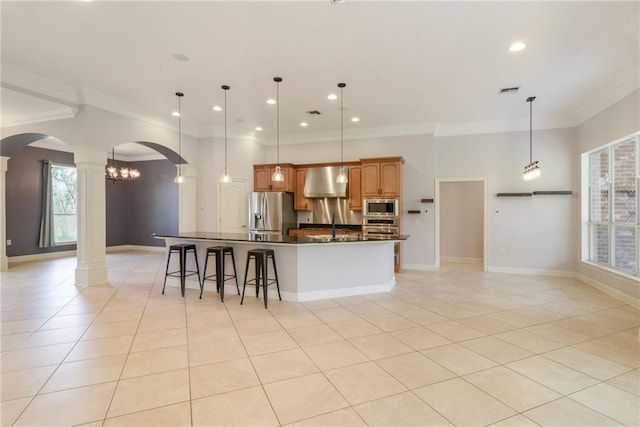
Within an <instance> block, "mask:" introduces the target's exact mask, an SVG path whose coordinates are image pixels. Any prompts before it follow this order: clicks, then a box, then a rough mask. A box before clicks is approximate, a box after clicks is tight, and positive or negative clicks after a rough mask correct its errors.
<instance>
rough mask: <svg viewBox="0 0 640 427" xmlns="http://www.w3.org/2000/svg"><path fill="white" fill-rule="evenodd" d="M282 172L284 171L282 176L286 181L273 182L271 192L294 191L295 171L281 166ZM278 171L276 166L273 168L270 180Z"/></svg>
mask: <svg viewBox="0 0 640 427" xmlns="http://www.w3.org/2000/svg"><path fill="white" fill-rule="evenodd" d="M280 170H281V171H282V175H283V176H284V181H271V190H270V191H293V188H292V187H293V184H292V183H293V180H294V176H293V170H291V168H289V167H285V166H281V167H280ZM275 171H276V168H275V166H274V167H273V168H271V170H270V175H269V179H271V176H273V173H274V172H275Z"/></svg>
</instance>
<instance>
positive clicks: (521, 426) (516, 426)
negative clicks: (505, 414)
mask: <svg viewBox="0 0 640 427" xmlns="http://www.w3.org/2000/svg"><path fill="white" fill-rule="evenodd" d="M536 426H538V424H536V423H534V422H533V421H531V420H530V419H529V418H527V417H525V416H524V415H514V416H513V417H509V418H505V419H504V420H501V421H498V422H497V423H493V424H491V427H536ZM558 427H560V426H558ZM564 427H567V426H564Z"/></svg>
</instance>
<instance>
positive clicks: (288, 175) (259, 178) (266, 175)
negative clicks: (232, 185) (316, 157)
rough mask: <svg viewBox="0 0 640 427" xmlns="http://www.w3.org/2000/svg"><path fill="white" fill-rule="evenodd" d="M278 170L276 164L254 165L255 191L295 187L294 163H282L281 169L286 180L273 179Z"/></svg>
mask: <svg viewBox="0 0 640 427" xmlns="http://www.w3.org/2000/svg"><path fill="white" fill-rule="evenodd" d="M275 170H276V165H275V164H272V165H254V166H253V191H288V192H293V191H294V188H295V172H294V170H295V169H294V167H293V165H292V164H289V163H280V170H282V174H283V175H284V181H271V176H272V175H273V172H274V171H275Z"/></svg>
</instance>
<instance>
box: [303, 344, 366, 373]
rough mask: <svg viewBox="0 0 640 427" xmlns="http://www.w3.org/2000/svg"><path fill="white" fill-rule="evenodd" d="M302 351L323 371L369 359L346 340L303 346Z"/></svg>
mask: <svg viewBox="0 0 640 427" xmlns="http://www.w3.org/2000/svg"><path fill="white" fill-rule="evenodd" d="M304 352H305V353H306V354H307V356H309V357H310V358H311V360H313V362H314V363H315V364H316V365H317V366H318V367H319V368H320V369H321V370H323V371H325V370H327V369H334V368H340V367H343V366H350V365H355V364H356V363H362V362H367V361H369V358H368V357H367V356H365V355H364V354H363V353H362V352H361V351H360V350H358V349H357V348H356V347H355V346H354V345H353V344H351V343H350V342H348V341H346V340H342V341H334V342H329V343H326V344H320V345H315V346H310V347H305V348H304Z"/></svg>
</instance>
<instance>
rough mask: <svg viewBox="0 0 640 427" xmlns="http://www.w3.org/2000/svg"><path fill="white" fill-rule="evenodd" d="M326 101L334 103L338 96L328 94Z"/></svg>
mask: <svg viewBox="0 0 640 427" xmlns="http://www.w3.org/2000/svg"><path fill="white" fill-rule="evenodd" d="M327 99H328V100H329V101H335V100H336V99H338V95H336V94H335V93H330V94H329V96H327Z"/></svg>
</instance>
